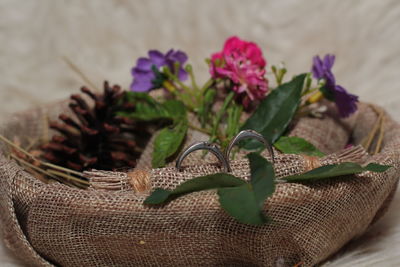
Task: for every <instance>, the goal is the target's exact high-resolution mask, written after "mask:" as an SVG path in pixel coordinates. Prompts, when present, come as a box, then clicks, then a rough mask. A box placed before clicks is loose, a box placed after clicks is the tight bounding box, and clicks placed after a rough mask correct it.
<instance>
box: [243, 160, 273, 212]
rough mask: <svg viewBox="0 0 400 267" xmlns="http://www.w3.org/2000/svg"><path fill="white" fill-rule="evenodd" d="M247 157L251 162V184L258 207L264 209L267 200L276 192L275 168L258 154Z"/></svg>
mask: <svg viewBox="0 0 400 267" xmlns="http://www.w3.org/2000/svg"><path fill="white" fill-rule="evenodd" d="M247 157H248V158H249V161H250V173H251V177H250V178H251V180H250V183H251V185H252V188H253V191H254V195H255V197H256V199H257V202H258V205H259V206H260V208H263V206H264V201H265V199H266V198H267V197H269V196H271V195H272V194H273V193H274V192H275V172H274V167H273V166H272V164H271V163H270V162H269V161H268V160H266V159H265V158H264V157H262V156H261V155H259V154H257V153H250V154H248V155H247Z"/></svg>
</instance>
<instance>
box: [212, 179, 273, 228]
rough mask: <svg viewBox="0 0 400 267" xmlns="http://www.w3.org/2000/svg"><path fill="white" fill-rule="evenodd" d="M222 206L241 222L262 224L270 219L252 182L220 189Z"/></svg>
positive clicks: (219, 194)
mask: <svg viewBox="0 0 400 267" xmlns="http://www.w3.org/2000/svg"><path fill="white" fill-rule="evenodd" d="M218 196H219V202H220V203H221V207H222V208H223V209H224V210H225V211H226V212H227V213H228V214H229V215H231V216H232V217H234V218H235V219H236V220H238V221H239V222H241V223H246V224H251V225H262V224H264V223H266V222H267V221H268V219H267V217H266V216H265V215H264V214H263V213H262V210H261V209H260V205H259V201H258V199H257V197H256V195H255V194H254V191H253V188H252V185H251V184H244V185H241V186H237V187H231V188H221V189H218Z"/></svg>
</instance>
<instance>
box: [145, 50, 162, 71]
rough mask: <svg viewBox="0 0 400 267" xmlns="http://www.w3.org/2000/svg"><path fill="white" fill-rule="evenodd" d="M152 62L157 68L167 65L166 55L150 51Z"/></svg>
mask: <svg viewBox="0 0 400 267" xmlns="http://www.w3.org/2000/svg"><path fill="white" fill-rule="evenodd" d="M149 57H150V61H151V62H152V63H153V64H154V65H156V67H157V68H159V67H161V66H163V65H165V63H166V62H165V57H164V55H163V54H162V53H161V52H160V51H158V50H150V51H149Z"/></svg>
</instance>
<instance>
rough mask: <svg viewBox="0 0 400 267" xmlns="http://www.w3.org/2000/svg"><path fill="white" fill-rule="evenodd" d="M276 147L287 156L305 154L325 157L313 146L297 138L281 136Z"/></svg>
mask: <svg viewBox="0 0 400 267" xmlns="http://www.w3.org/2000/svg"><path fill="white" fill-rule="evenodd" d="M274 146H275V147H276V148H277V149H278V150H279V151H281V152H283V153H285V154H303V155H308V156H317V157H322V156H325V154H324V153H322V152H321V151H319V150H318V148H316V147H315V146H314V145H313V144H311V143H309V142H307V141H306V140H305V139H303V138H300V137H297V136H290V137H288V136H281V137H280V138H279V139H278V141H276V142H275V144H274Z"/></svg>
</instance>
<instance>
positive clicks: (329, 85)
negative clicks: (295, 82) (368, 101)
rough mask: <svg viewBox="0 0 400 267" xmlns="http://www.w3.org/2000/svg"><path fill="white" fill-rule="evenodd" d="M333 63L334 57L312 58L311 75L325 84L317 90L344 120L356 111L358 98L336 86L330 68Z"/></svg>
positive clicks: (329, 55)
mask: <svg viewBox="0 0 400 267" xmlns="http://www.w3.org/2000/svg"><path fill="white" fill-rule="evenodd" d="M334 63H335V56H334V55H331V54H327V55H325V57H324V58H323V59H321V58H320V57H319V56H315V57H314V58H313V66H312V73H313V77H314V78H315V79H318V80H323V81H325V83H324V84H323V86H321V87H320V88H319V89H320V91H321V92H322V93H323V95H324V96H325V98H327V99H328V100H330V101H334V102H335V104H336V106H337V109H338V112H339V114H340V116H341V117H342V118H346V117H348V116H350V115H351V114H353V113H354V112H355V111H356V110H357V102H358V97H357V96H355V95H353V94H350V93H348V92H347V90H346V89H344V88H343V87H342V86H340V85H338V84H336V79H335V76H334V75H333V73H332V67H333V64H334Z"/></svg>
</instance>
